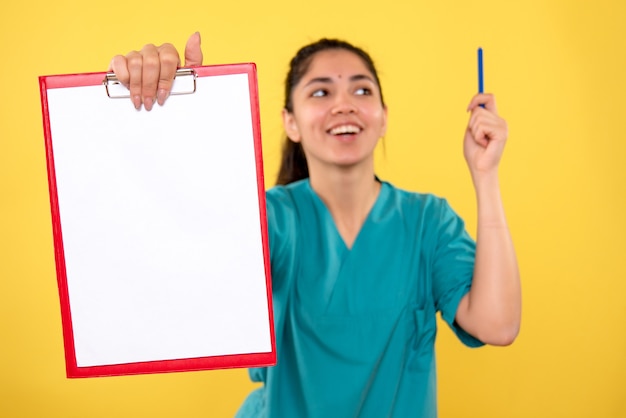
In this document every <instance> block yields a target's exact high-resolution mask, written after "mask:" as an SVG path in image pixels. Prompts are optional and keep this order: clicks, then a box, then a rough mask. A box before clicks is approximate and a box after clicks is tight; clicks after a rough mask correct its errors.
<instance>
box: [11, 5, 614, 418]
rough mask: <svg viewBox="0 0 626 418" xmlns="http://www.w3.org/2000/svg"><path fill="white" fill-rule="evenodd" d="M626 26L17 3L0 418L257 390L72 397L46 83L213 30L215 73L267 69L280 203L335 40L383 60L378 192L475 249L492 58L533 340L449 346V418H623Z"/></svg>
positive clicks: (204, 385) (115, 381) (230, 400)
mask: <svg viewBox="0 0 626 418" xmlns="http://www.w3.org/2000/svg"><path fill="white" fill-rule="evenodd" d="M624 21H626V2H623V1H621V0H613V1H610V0H596V1H582V0H568V1H565V0H563V1H556V0H555V1H549V0H526V1H515V2H504V1H501V0H483V1H482V2H470V1H428V2H426V1H420V0H412V1H394V0H390V1H385V2H379V1H371V0H364V1H344V2H338V1H334V0H333V1H330V0H316V1H311V2H298V1H283V0H268V1H251V0H242V1H219V2H218V1H203V2H173V1H171V0H170V1H163V0H153V1H150V2H141V1H128V2H121V3H115V2H113V3H111V2H108V3H107V2H99V3H98V2H84V1H76V0H74V1H70V0H56V1H49V2H38V1H35V2H17V1H13V2H5V3H4V4H3V6H2V7H1V9H0V40H1V43H0V45H2V46H1V48H0V54H1V56H2V61H1V62H2V64H1V65H0V416H2V417H228V416H232V415H233V413H234V411H235V410H236V409H237V407H238V405H239V404H240V402H241V401H242V399H243V398H244V397H245V395H246V394H247V393H248V392H249V391H250V390H251V388H253V387H254V386H253V385H252V384H251V383H249V382H248V380H247V375H246V372H245V371H244V370H230V371H207V372H193V373H174V374H163V375H150V376H132V377H113V378H98V379H78V380H68V379H66V378H65V368H64V357H63V342H62V335H61V320H60V312H59V305H58V294H57V287H56V273H55V267H54V258H53V246H52V234H51V226H50V210H49V203H48V190H47V177H46V164H45V155H44V141H43V133H42V123H41V110H40V100H39V91H38V81H37V76H39V75H48V74H58V73H70V72H91V71H104V70H106V69H107V66H108V62H109V59H110V57H112V56H113V55H114V54H116V53H122V52H123V53H125V52H127V51H129V50H131V49H138V48H140V47H141V46H142V45H143V44H144V43H146V42H154V43H161V42H165V41H170V42H173V43H174V44H176V45H177V46H179V47H181V48H182V46H183V45H184V42H185V40H186V39H187V37H188V35H189V34H190V33H192V32H193V31H196V30H198V31H200V32H201V33H202V35H203V44H204V50H205V56H206V57H207V58H206V62H207V63H229V62H242V61H254V62H256V63H257V65H258V68H259V83H260V94H261V116H262V131H263V139H264V154H265V158H266V177H267V183H268V185H270V184H271V183H272V180H273V177H274V174H275V172H276V168H277V158H278V155H279V138H280V137H281V126H280V124H279V123H280V119H279V112H280V107H281V103H282V81H283V77H284V74H285V71H286V68H287V62H288V60H289V59H290V57H291V56H292V54H293V53H294V52H295V50H296V49H297V48H298V47H299V46H301V45H302V44H304V43H306V42H309V41H313V40H316V39H317V38H319V37H322V36H331V37H341V38H347V39H348V40H350V41H352V42H354V43H355V44H357V45H360V46H362V47H364V48H365V49H367V50H368V51H369V52H370V53H371V54H372V55H373V57H374V58H375V59H376V60H377V63H378V66H379V71H380V73H381V77H382V82H383V87H384V93H385V96H386V100H387V103H388V105H389V108H390V129H389V132H388V134H387V137H386V138H385V144H386V145H385V151H384V152H380V153H379V155H378V157H379V158H378V160H379V161H378V173H379V175H380V176H381V177H383V178H385V179H387V180H390V181H392V182H394V183H395V184H396V185H398V186H401V187H404V188H409V189H413V190H419V191H430V192H434V193H436V194H439V195H444V196H446V197H447V198H448V199H449V200H450V201H451V203H452V205H453V206H454V207H455V208H456V209H457V211H458V212H460V213H461V215H462V216H464V217H465V218H466V219H467V221H468V228H469V230H470V231H473V230H474V228H475V221H474V216H475V208H474V200H473V198H474V196H473V191H472V188H471V183H470V179H469V176H468V174H467V172H466V168H465V165H464V161H463V157H462V151H461V138H462V133H463V130H464V127H465V123H466V120H467V115H466V114H465V106H466V105H467V102H468V101H469V99H470V97H471V95H473V94H474V91H475V90H476V75H475V74H476V63H475V61H476V59H475V54H476V52H475V51H476V47H477V46H482V47H484V48H485V66H486V69H485V71H486V89H487V90H488V91H492V92H495V93H496V94H497V98H498V103H499V107H500V111H501V113H502V114H503V115H504V116H505V117H506V118H507V120H508V121H509V125H510V141H509V145H508V148H507V151H506V153H505V157H504V161H503V164H502V169H501V173H502V185H503V188H504V198H505V203H506V207H507V213H508V218H509V221H510V226H511V229H512V232H513V235H514V238H515V243H516V247H517V250H518V255H519V259H520V266H521V271H522V276H523V289H524V316H523V325H522V332H521V334H520V336H519V339H518V341H517V342H516V343H515V344H514V345H513V346H512V347H509V348H504V349H503V348H491V347H488V348H482V349H479V350H470V349H467V348H465V347H462V346H461V344H460V343H458V342H457V341H456V340H455V339H454V337H452V335H451V333H450V332H449V331H448V330H447V329H445V328H444V327H441V328H440V332H439V340H438V345H437V349H438V361H439V386H440V390H439V401H440V416H441V417H443V418H452V417H461V416H463V417H482V418H490V417H494V418H495V417H568V418H576V417H581V418H582V417H625V416H626V405H625V404H626V401H624V393H625V389H624V388H625V386H624V385H625V384H626V303H625V302H624V295H625V294H626V267H624V266H625V263H624V252H625V250H626V242H625V240H624V234H625V232H626V222H625V220H624V219H625V214H626V193H625V191H626V190H625V187H624V184H625V180H626V171H625V167H624V166H625V163H626V159H625V156H626V138H625V135H624V120H625V119H626V104H625V101H626V29H625V28H624ZM129 106H130V104H129ZM329 418H330V417H329Z"/></svg>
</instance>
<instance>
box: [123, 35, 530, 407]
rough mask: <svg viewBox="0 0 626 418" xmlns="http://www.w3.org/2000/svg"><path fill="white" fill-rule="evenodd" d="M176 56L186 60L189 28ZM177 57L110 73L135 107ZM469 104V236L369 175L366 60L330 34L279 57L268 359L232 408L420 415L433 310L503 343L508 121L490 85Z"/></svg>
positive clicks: (150, 52) (430, 373) (195, 40)
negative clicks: (280, 151) (472, 228)
mask: <svg viewBox="0 0 626 418" xmlns="http://www.w3.org/2000/svg"><path fill="white" fill-rule="evenodd" d="M185 57H186V64H187V66H193V65H200V64H201V62H202V52H201V48H200V37H199V35H198V34H194V35H192V36H191V38H190V39H189V41H188V43H187V47H186V51H185ZM179 64H180V61H179V58H178V53H177V52H176V50H175V49H174V47H173V46H171V45H169V44H165V45H162V46H160V47H156V46H154V45H147V46H146V47H144V48H143V49H142V51H140V52H131V53H129V54H128V55H126V56H117V57H115V58H114V59H113V61H112V65H111V69H112V70H113V71H115V73H116V74H117V76H118V78H119V79H120V80H121V81H122V82H123V83H125V84H126V85H127V86H129V88H130V90H131V98H132V101H133V103H134V105H135V107H136V108H140V107H141V105H142V104H143V106H144V107H145V108H146V109H147V110H150V109H151V108H152V106H153V105H154V102H155V101H156V102H157V103H159V104H161V105H162V104H163V103H164V101H165V100H166V98H167V95H168V94H169V89H170V87H171V82H172V78H173V76H174V73H175V71H176V68H177V66H178V65H179ZM468 111H470V112H471V117H470V120H469V123H468V126H467V129H466V132H465V138H464V154H465V158H466V161H467V164H468V167H469V170H470V173H471V176H472V180H473V184H474V187H475V190H476V196H477V203H478V223H477V225H478V230H477V240H476V243H474V241H473V240H472V239H471V238H470V237H469V236H468V234H467V233H466V232H465V230H464V224H463V221H462V220H461V219H460V218H459V217H458V216H457V215H456V214H455V213H454V212H453V211H452V210H451V209H450V207H449V206H448V205H447V203H446V201H445V200H443V199H440V198H437V197H435V196H432V195H426V194H418V193H411V192H407V191H403V190H400V189H397V188H395V187H393V186H392V185H391V184H389V183H387V182H383V181H381V180H379V179H378V178H377V177H376V176H375V173H374V159H373V152H374V148H375V146H376V144H377V142H378V140H379V139H380V138H381V137H382V136H383V135H384V134H385V131H386V128H387V107H386V105H385V103H384V100H383V96H382V91H381V87H380V83H379V80H378V76H377V73H376V69H375V67H374V64H373V62H372V60H371V59H370V57H369V56H368V55H367V54H366V53H365V52H364V51H362V50H360V49H358V48H355V47H354V46H352V45H350V44H348V43H345V42H342V41H336V40H321V41H318V42H316V43H314V44H311V45H308V46H305V47H304V48H302V49H301V50H300V51H299V52H298V54H297V55H296V56H295V57H294V59H293V60H292V61H291V68H290V71H289V74H288V76H287V80H286V97H285V107H284V110H283V113H282V118H283V124H284V128H285V131H286V133H287V142H286V146H285V149H284V155H283V161H282V166H281V171H280V174H279V179H278V183H279V184H280V185H279V186H276V187H274V188H272V189H270V190H269V191H268V192H267V206H268V225H269V231H270V232H269V233H270V254H271V264H272V280H273V282H272V288H273V298H274V309H275V321H276V323H275V330H276V339H277V352H278V364H277V365H276V366H275V367H270V368H258V369H251V371H250V375H251V378H252V379H253V380H254V381H260V382H263V383H264V385H263V387H262V388H261V389H258V390H256V391H255V392H253V393H252V394H251V395H250V396H249V397H248V399H247V400H246V402H245V403H244V405H243V406H242V408H241V410H240V411H239V413H238V416H240V417H376V418H378V417H408V416H415V417H435V416H436V379H435V362H434V340H435V334H436V317H435V315H436V312H437V311H440V312H441V313H442V317H443V319H444V320H445V321H446V322H447V323H448V324H449V325H450V327H451V328H452V329H453V331H454V332H455V333H456V334H457V336H458V337H459V338H460V339H461V341H462V342H463V343H465V344H466V345H468V346H472V347H475V346H480V345H482V344H492V345H507V344H510V343H512V342H513V340H514V339H515V338H516V336H517V333H518V330H519V325H520V317H521V300H520V299H521V296H520V280H519V272H518V268H517V261H516V256H515V251H514V249H513V244H512V241H511V237H510V234H509V231H508V227H507V224H506V220H505V217H504V210H503V207H502V201H501V198H500V191H499V183H498V165H499V162H500V158H501V156H502V152H503V148H504V145H505V142H506V139H507V126H506V122H505V121H504V120H503V119H502V118H500V117H499V116H498V114H497V111H496V105H495V101H494V98H493V96H491V95H486V94H478V95H476V96H475V97H473V98H472V100H471V101H470V104H469V106H468Z"/></svg>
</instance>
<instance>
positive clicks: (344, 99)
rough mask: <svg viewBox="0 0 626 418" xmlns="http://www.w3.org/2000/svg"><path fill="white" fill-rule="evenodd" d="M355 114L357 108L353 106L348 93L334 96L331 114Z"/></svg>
mask: <svg viewBox="0 0 626 418" xmlns="http://www.w3.org/2000/svg"><path fill="white" fill-rule="evenodd" d="M350 113H357V107H356V105H355V104H354V101H353V97H352V95H351V94H350V93H348V92H343V93H338V94H336V95H335V102H334V103H333V108H332V114H333V115H335V114H350Z"/></svg>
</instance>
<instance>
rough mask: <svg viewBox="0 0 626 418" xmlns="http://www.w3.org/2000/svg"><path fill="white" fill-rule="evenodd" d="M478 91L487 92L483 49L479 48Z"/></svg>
mask: <svg viewBox="0 0 626 418" xmlns="http://www.w3.org/2000/svg"><path fill="white" fill-rule="evenodd" d="M478 92H479V93H484V92H485V80H484V75H483V49H482V48H478ZM480 107H485V105H480Z"/></svg>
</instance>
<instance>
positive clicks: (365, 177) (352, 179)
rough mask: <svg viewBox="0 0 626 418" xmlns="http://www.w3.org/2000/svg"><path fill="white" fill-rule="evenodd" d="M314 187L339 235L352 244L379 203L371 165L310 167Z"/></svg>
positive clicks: (346, 242)
mask: <svg viewBox="0 0 626 418" xmlns="http://www.w3.org/2000/svg"><path fill="white" fill-rule="evenodd" d="M309 174H310V181H311V187H312V188H313V190H315V192H316V193H317V195H318V196H319V197H320V199H322V201H323V202H324V203H325V204H326V207H327V208H328V210H329V211H330V214H331V216H332V217H333V220H334V221H335V225H336V227H337V230H338V231H339V234H340V235H341V237H342V238H343V240H344V242H345V244H346V246H347V247H348V248H351V247H352V244H353V243H354V241H355V239H356V237H357V235H358V233H359V231H360V230H361V227H362V226H363V223H364V222H365V219H366V218H367V216H368V214H369V212H370V210H371V209H372V206H374V203H375V202H376V199H377V197H378V193H379V191H380V183H379V182H378V181H377V180H376V178H375V176H374V168H373V166H372V165H370V166H366V167H364V168H363V167H359V168H356V167H353V168H345V169H340V170H315V169H314V170H311V169H310V168H309Z"/></svg>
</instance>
